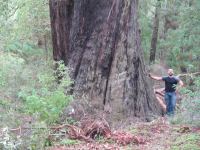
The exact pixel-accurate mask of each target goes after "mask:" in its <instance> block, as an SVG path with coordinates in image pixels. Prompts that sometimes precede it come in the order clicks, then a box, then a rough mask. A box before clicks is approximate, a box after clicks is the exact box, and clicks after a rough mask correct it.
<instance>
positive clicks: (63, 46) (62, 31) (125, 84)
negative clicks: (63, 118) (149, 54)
mask: <svg viewBox="0 0 200 150" xmlns="http://www.w3.org/2000/svg"><path fill="white" fill-rule="evenodd" d="M137 3H138V1H137V0H50V14H51V26H52V36H53V52H54V53H53V55H54V59H55V60H64V62H65V64H66V65H67V66H68V67H69V68H70V70H71V72H70V75H71V77H72V79H74V81H75V83H74V88H73V92H74V94H75V95H76V97H77V98H80V100H81V98H82V97H83V96H84V98H87V100H88V101H90V102H92V104H93V105H94V108H95V107H98V108H99V109H101V108H102V109H103V108H104V106H105V105H106V106H110V107H111V109H112V112H111V114H112V115H114V116H118V115H120V116H121V115H122V114H124V115H126V116H127V115H129V116H130V115H131V116H137V117H147V116H148V115H152V114H158V113H159V110H160V109H159V107H158V105H157V102H156V100H155V99H154V97H153V94H152V93H153V89H152V87H150V86H149V83H148V81H147V73H146V71H145V65H144V62H143V52H142V50H141V43H140V33H139V30H138V29H139V27H138V22H137V5H138V4H137Z"/></svg>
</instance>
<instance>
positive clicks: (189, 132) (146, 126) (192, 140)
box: [48, 118, 200, 150]
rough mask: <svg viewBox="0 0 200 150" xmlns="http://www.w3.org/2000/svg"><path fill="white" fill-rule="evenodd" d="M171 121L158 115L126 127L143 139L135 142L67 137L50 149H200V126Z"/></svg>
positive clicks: (135, 135)
mask: <svg viewBox="0 0 200 150" xmlns="http://www.w3.org/2000/svg"><path fill="white" fill-rule="evenodd" d="M172 123H173V120H170V121H169V120H165V119H164V118H159V119H157V120H155V121H152V122H149V123H136V124H135V125H131V126H130V127H127V129H123V131H122V132H126V133H128V134H132V135H134V137H137V138H138V139H139V140H140V141H141V140H142V142H140V143H138V142H135V141H132V142H130V143H126V144H125V143H124V144H123V143H118V142H117V141H113V140H110V139H108V138H103V137H100V138H98V139H96V140H95V141H93V142H90V143H87V142H83V141H77V140H74V141H73V140H70V141H69V140H65V142H63V143H62V144H61V143H60V144H58V146H56V147H51V148H49V149H48V150H191V149H192V150H200V143H199V141H200V127H194V126H188V125H177V124H172ZM120 132H121V131H120ZM122 140H123V137H122ZM124 140H126V139H125V138H124Z"/></svg>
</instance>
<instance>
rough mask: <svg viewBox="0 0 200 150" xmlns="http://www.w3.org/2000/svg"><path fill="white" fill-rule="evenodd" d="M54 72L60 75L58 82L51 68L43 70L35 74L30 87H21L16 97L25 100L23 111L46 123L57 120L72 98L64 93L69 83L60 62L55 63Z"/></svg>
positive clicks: (64, 68)
mask: <svg viewBox="0 0 200 150" xmlns="http://www.w3.org/2000/svg"><path fill="white" fill-rule="evenodd" d="M57 64H58V66H59V67H58V68H57V70H56V71H55V72H59V73H60V74H59V75H58V76H61V75H62V79H61V80H60V83H59V84H58V83H57V81H56V80H57V76H56V75H55V74H54V70H53V69H49V70H47V69H46V70H45V71H43V72H38V73H37V74H35V75H36V76H35V81H34V82H33V83H32V84H33V85H32V87H31V88H30V87H26V86H25V87H23V88H22V89H21V90H20V92H19V93H18V97H19V98H20V99H22V100H23V101H24V102H25V112H27V113H29V114H34V115H37V116H38V117H39V118H40V119H41V120H45V121H47V122H48V123H52V122H55V121H57V119H58V118H59V115H60V113H61V112H62V110H63V108H64V107H65V106H67V105H68V104H69V102H70V101H71V100H72V96H71V95H66V93H67V91H68V90H69V86H70V85H71V83H72V82H71V80H70V78H69V76H68V71H67V69H66V67H65V66H64V64H63V63H62V62H59V63H57Z"/></svg>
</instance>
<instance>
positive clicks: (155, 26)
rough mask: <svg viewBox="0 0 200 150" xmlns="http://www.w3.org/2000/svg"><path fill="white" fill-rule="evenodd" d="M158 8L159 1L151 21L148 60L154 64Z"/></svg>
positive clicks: (159, 5)
mask: <svg viewBox="0 0 200 150" xmlns="http://www.w3.org/2000/svg"><path fill="white" fill-rule="evenodd" d="M160 7H161V2H160V0H158V1H157V3H156V8H155V16H154V21H153V31H152V38H151V49H150V58H149V63H150V64H151V63H154V62H155V59H156V47H157V41H158V30H159V20H160V19H159V14H160Z"/></svg>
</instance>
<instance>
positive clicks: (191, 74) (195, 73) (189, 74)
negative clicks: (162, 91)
mask: <svg viewBox="0 0 200 150" xmlns="http://www.w3.org/2000/svg"><path fill="white" fill-rule="evenodd" d="M193 75H200V72H194V73H185V74H178V75H177V77H183V76H193Z"/></svg>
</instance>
